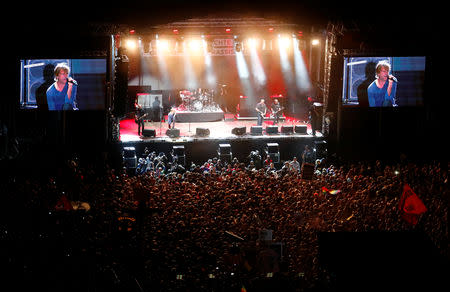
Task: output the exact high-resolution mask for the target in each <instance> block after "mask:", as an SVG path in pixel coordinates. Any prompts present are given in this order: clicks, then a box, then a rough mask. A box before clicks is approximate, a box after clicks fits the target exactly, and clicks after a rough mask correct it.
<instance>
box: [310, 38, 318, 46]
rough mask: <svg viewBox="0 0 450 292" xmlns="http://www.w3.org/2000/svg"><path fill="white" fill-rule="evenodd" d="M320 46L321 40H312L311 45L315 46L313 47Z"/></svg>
mask: <svg viewBox="0 0 450 292" xmlns="http://www.w3.org/2000/svg"><path fill="white" fill-rule="evenodd" d="M319 44H320V41H319V39H312V40H311V45H313V46H318V45H319Z"/></svg>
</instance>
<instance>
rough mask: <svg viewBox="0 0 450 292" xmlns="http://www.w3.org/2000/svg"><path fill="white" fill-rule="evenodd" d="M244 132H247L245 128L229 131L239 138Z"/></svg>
mask: <svg viewBox="0 0 450 292" xmlns="http://www.w3.org/2000/svg"><path fill="white" fill-rule="evenodd" d="M246 131H247V128H246V127H236V128H233V129H232V130H231V133H232V134H234V135H238V136H240V135H244V134H245V132H246Z"/></svg>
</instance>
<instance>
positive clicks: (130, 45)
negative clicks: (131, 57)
mask: <svg viewBox="0 0 450 292" xmlns="http://www.w3.org/2000/svg"><path fill="white" fill-rule="evenodd" d="M125 47H126V48H127V49H128V50H130V51H134V50H136V48H137V41H136V40H135V39H127V40H126V41H125Z"/></svg>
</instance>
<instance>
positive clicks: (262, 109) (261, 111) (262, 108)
mask: <svg viewBox="0 0 450 292" xmlns="http://www.w3.org/2000/svg"><path fill="white" fill-rule="evenodd" d="M255 110H256V112H257V113H258V126H261V125H262V122H263V120H264V117H265V116H266V112H267V106H266V104H265V103H264V98H261V101H260V102H259V103H257V104H256V108H255Z"/></svg>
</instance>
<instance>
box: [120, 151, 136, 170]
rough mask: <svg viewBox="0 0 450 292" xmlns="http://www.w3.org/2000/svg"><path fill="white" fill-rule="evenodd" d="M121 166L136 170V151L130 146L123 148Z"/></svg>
mask: <svg viewBox="0 0 450 292" xmlns="http://www.w3.org/2000/svg"><path fill="white" fill-rule="evenodd" d="M122 156H123V164H124V165H125V167H126V168H127V169H129V168H136V166H137V157H136V149H135V148H134V147H132V146H130V147H123V154H122Z"/></svg>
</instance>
